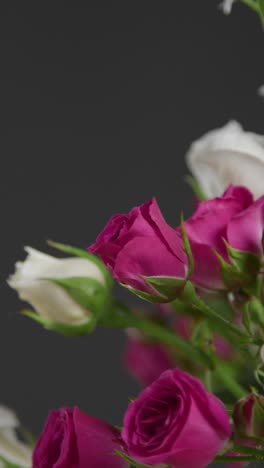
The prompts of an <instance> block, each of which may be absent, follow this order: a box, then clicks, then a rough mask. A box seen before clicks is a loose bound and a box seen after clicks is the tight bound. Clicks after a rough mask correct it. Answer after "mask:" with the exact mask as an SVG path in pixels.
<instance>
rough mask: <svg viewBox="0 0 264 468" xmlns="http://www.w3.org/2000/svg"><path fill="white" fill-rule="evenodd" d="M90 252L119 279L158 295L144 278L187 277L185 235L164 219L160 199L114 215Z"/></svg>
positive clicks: (135, 287) (133, 286)
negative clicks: (159, 205)
mask: <svg viewBox="0 0 264 468" xmlns="http://www.w3.org/2000/svg"><path fill="white" fill-rule="evenodd" d="M89 251H90V252H92V253H94V254H97V255H99V257H100V258H101V259H102V261H103V262H104V263H105V265H106V266H107V267H108V269H109V270H110V271H111V272H112V274H113V276H114V278H115V279H117V280H118V281H120V282H121V283H123V284H126V285H128V286H130V287H132V288H134V289H137V290H140V291H143V292H147V293H151V294H155V293H156V291H154V290H153V289H152V288H151V286H149V284H148V283H146V281H145V280H144V278H143V276H169V277H173V278H175V277H176V278H184V277H185V275H186V265H187V257H186V254H185V252H184V250H183V246H182V240H181V236H180V234H179V233H178V232H176V231H175V230H174V229H173V228H171V227H170V226H169V225H168V224H167V223H166V222H165V220H164V218H163V216H162V214H161V212H160V209H159V207H158V204H157V202H156V200H155V199H154V198H153V199H152V200H151V201H149V202H147V203H145V204H143V205H141V206H138V207H135V208H133V209H132V210H131V211H130V213H128V214H117V215H114V216H113V217H112V218H111V219H110V221H109V222H108V224H107V225H106V227H105V228H104V230H103V231H102V232H101V233H100V234H99V236H98V237H97V239H96V242H95V244H93V245H92V246H90V247H89Z"/></svg>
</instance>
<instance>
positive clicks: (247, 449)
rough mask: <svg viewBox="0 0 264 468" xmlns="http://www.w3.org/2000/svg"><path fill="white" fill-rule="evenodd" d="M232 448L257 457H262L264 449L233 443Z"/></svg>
mask: <svg viewBox="0 0 264 468" xmlns="http://www.w3.org/2000/svg"><path fill="white" fill-rule="evenodd" d="M232 450H234V451H235V452H237V453H247V454H249V455H252V456H253V455H255V456H256V457H258V458H259V459H262V460H263V459H264V451H263V450H262V449H258V448H254V447H247V446H245V445H234V447H233V448H232Z"/></svg>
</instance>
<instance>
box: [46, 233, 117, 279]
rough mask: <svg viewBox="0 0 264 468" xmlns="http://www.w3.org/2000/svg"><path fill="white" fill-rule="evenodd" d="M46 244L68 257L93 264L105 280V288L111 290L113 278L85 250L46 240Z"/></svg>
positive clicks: (97, 259)
mask: <svg viewBox="0 0 264 468" xmlns="http://www.w3.org/2000/svg"><path fill="white" fill-rule="evenodd" d="M47 244H48V245H50V246H51V247H54V249H57V250H60V251H61V252H65V253H68V254H70V255H73V256H74V257H81V258H84V259H86V260H89V261H90V262H93V263H94V264H95V265H96V266H97V267H98V268H99V270H100V271H101V273H102V275H103V277H104V279H105V284H106V286H107V287H108V288H112V286H113V278H112V276H111V274H110V272H109V271H108V270H107V268H106V266H105V264H104V263H103V262H102V261H101V260H100V259H99V258H98V257H97V256H96V255H93V254H91V253H90V252H88V251H87V250H84V249H80V248H78V247H73V246H71V245H67V244H61V243H60V242H54V241H52V240H48V241H47Z"/></svg>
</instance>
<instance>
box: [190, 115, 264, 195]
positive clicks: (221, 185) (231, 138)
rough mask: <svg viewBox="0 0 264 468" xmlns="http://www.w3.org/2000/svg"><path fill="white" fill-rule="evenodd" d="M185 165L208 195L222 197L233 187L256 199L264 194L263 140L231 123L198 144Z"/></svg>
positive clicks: (193, 147) (263, 138) (191, 150)
mask: <svg viewBox="0 0 264 468" xmlns="http://www.w3.org/2000/svg"><path fill="white" fill-rule="evenodd" d="M186 162H187V165H188V167H189V169H190V170H191V172H192V173H193V175H194V176H195V178H196V179H197V181H198V182H199V184H200V186H201V188H202V189H203V191H204V193H205V195H207V196H208V197H209V198H213V197H216V196H219V195H221V194H222V193H223V192H224V190H225V189H226V188H227V187H228V185H230V184H236V185H245V186H246V187H248V188H249V190H251V191H252V193H253V194H254V196H255V198H258V197H260V196H261V195H263V194H264V137H263V136H261V135H257V134H255V133H251V132H245V131H244V130H243V128H242V127H241V125H239V123H237V122H234V121H231V122H229V123H228V124H227V125H225V126H224V127H222V128H220V129H217V130H213V131H211V132H209V133H206V134H205V135H204V136H202V137H201V138H200V139H199V140H197V141H195V142H194V143H193V144H192V145H191V147H190V149H189V151H188V153H187V155H186Z"/></svg>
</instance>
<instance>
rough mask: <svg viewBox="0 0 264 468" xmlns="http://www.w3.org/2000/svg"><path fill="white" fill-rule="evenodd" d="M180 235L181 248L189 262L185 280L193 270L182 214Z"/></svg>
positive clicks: (192, 260) (191, 255)
mask: <svg viewBox="0 0 264 468" xmlns="http://www.w3.org/2000/svg"><path fill="white" fill-rule="evenodd" d="M181 234H182V242H183V248H184V250H185V252H186V255H187V257H188V260H189V266H188V274H187V279H190V278H191V276H192V274H193V270H194V258H193V254H192V249H191V245H190V242H189V239H188V236H187V233H186V231H185V226H184V217H183V213H182V214H181Z"/></svg>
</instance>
